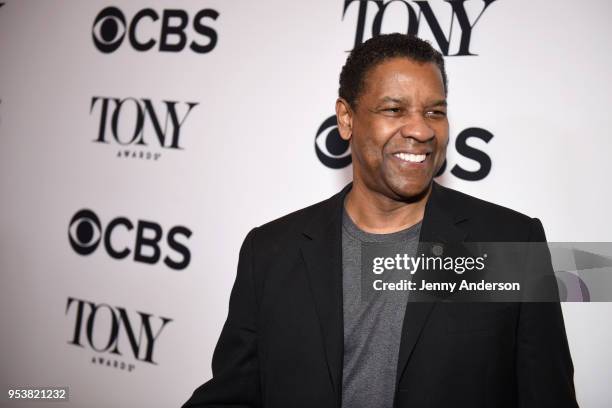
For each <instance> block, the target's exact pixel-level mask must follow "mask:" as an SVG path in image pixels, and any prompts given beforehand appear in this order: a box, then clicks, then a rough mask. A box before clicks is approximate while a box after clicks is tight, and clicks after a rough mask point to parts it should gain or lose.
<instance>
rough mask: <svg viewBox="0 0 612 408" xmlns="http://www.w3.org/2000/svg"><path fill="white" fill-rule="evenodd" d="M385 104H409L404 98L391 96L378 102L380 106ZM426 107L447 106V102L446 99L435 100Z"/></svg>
mask: <svg viewBox="0 0 612 408" xmlns="http://www.w3.org/2000/svg"><path fill="white" fill-rule="evenodd" d="M387 102H392V103H398V104H403V103H407V102H409V100H408V99H406V98H394V97H392V96H385V97H383V98H382V99H381V101H380V103H381V104H383V103H387ZM427 106H448V102H446V99H436V100H433V101H431V102H429V103H427Z"/></svg>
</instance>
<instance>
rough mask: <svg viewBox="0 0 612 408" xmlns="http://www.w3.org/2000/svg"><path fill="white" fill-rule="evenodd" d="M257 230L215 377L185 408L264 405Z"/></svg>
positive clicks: (247, 248)
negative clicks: (255, 261) (255, 271)
mask: <svg viewBox="0 0 612 408" xmlns="http://www.w3.org/2000/svg"><path fill="white" fill-rule="evenodd" d="M255 230H256V229H255V228H254V229H253V230H251V231H250V232H249V233H248V234H247V236H246V238H245V240H244V242H243V244H242V247H241V249H240V256H239V260H238V272H237V274H236V280H235V282H234V287H233V289H232V293H231V295H230V302H229V312H228V316H227V320H226V321H225V324H224V326H223V330H222V331H221V336H220V337H219V341H218V342H217V346H216V347H215V351H214V354H213V359H212V374H213V378H212V379H211V380H210V381H208V382H206V383H205V384H203V385H201V386H200V387H198V388H197V389H196V390H195V391H194V393H193V395H192V396H191V398H190V399H189V400H188V401H187V402H186V403H185V404H184V405H183V408H196V407H197V408H204V407H208V408H212V407H232V408H246V407H259V406H261V402H260V401H261V393H260V380H259V378H260V377H259V362H258V359H257V328H256V320H257V319H256V313H257V301H256V296H255V288H254V282H253V265H252V253H253V236H254V235H255Z"/></svg>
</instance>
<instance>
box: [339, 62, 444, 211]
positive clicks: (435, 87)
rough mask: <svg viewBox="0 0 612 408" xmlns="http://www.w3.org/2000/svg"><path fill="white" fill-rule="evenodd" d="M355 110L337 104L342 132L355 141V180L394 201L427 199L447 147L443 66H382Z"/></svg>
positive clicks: (368, 78) (368, 80) (372, 75)
mask: <svg viewBox="0 0 612 408" xmlns="http://www.w3.org/2000/svg"><path fill="white" fill-rule="evenodd" d="M356 105H357V106H356V107H355V109H354V110H352V109H351V108H350V107H348V104H346V103H343V101H342V100H339V101H338V103H337V105H336V111H337V114H338V122H339V128H340V133H341V135H342V137H343V138H344V139H347V140H350V141H351V151H352V156H353V171H354V178H355V179H356V181H360V182H361V183H362V184H363V185H365V187H366V188H368V189H369V190H371V191H375V192H378V193H381V194H383V195H385V196H388V197H389V198H392V199H395V200H401V201H406V200H411V199H417V198H418V197H421V196H422V195H423V194H426V193H427V192H428V191H429V186H430V185H431V181H432V179H433V177H434V176H435V174H436V173H437V172H438V170H439V169H440V167H441V166H442V164H443V163H444V159H445V156H446V146H447V144H448V119H447V116H446V95H445V92H444V85H443V82H442V75H441V73H440V70H439V69H438V67H437V66H436V65H435V64H433V63H419V62H414V61H412V60H410V59H408V58H392V59H388V60H386V61H383V62H382V63H380V64H378V65H376V66H375V67H374V68H373V69H371V70H370V71H369V72H368V73H367V75H366V78H365V83H364V89H363V91H362V93H361V95H360V96H359V98H358V101H357V103H356Z"/></svg>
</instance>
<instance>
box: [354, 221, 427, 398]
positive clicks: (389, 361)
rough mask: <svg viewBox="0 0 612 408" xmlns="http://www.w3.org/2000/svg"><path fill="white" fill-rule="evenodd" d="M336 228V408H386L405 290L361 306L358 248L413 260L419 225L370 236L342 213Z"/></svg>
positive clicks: (391, 390) (373, 297) (394, 370)
mask: <svg viewBox="0 0 612 408" xmlns="http://www.w3.org/2000/svg"><path fill="white" fill-rule="evenodd" d="M342 227H343V228H342V285H343V286H342V289H343V307H344V362H343V372H342V373H343V374H342V407H343V408H361V407H363V408H371V407H377V408H391V407H392V406H393V397H394V393H395V380H396V374H397V359H398V353H399V345H400V339H401V330H402V323H403V318H404V312H405V310H406V302H407V300H408V291H376V292H374V291H371V292H370V293H368V296H367V300H366V299H364V300H363V301H362V296H361V295H362V291H361V284H362V276H361V273H362V272H361V249H362V243H384V244H385V246H387V245H390V246H392V247H393V246H395V245H397V248H398V251H401V253H407V254H408V255H409V256H414V255H415V254H416V250H417V246H418V241H419V234H420V230H421V223H420V222H419V223H418V224H415V225H413V226H412V227H410V228H407V229H405V230H403V231H398V232H394V233H391V234H372V233H368V232H365V231H362V230H360V229H359V227H357V225H355V223H354V222H353V221H352V220H351V218H350V217H349V215H348V214H347V212H346V210H345V211H344V212H343V217H342ZM385 273H386V272H385ZM396 273H397V272H396ZM402 273H403V272H402ZM391 274H393V272H391ZM403 277H405V276H403ZM386 278H387V279H385V281H387V280H388V279H390V280H392V281H393V280H395V281H397V280H399V279H398V276H395V277H393V276H390V275H387V276H386Z"/></svg>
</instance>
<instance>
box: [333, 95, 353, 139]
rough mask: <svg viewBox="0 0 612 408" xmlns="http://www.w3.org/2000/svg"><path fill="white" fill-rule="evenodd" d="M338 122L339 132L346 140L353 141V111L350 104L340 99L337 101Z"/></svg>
mask: <svg viewBox="0 0 612 408" xmlns="http://www.w3.org/2000/svg"><path fill="white" fill-rule="evenodd" d="M336 120H337V121H338V131H339V132H340V137H341V138H342V139H344V140H347V141H348V140H351V136H352V135H353V111H352V110H351V106H350V105H349V103H348V102H347V101H346V100H344V99H342V98H338V99H337V100H336Z"/></svg>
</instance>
